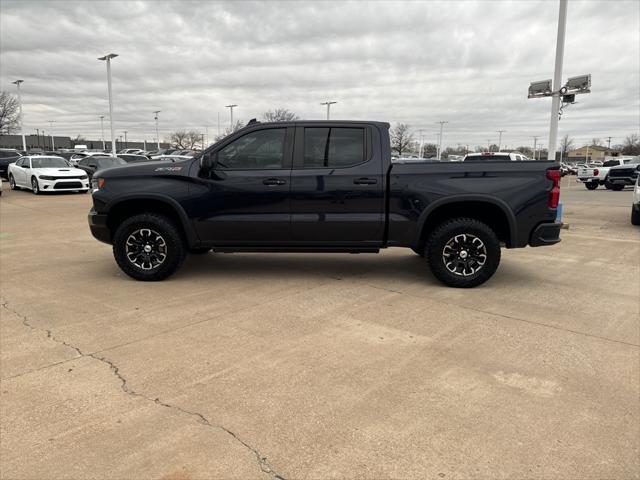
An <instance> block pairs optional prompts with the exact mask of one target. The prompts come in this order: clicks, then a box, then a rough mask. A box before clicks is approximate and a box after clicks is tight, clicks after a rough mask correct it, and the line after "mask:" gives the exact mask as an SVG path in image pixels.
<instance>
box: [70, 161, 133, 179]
mask: <svg viewBox="0 0 640 480" xmlns="http://www.w3.org/2000/svg"><path fill="white" fill-rule="evenodd" d="M126 164H127V162H125V161H124V160H123V159H122V158H120V157H109V156H100V155H92V156H90V157H85V158H83V159H81V160H78V166H77V168H79V169H80V170H83V171H84V172H86V173H87V175H88V176H89V180H91V178H92V177H93V174H94V173H96V171H98V170H106V169H107V168H113V167H120V166H122V165H126Z"/></svg>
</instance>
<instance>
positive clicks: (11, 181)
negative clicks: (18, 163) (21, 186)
mask: <svg viewBox="0 0 640 480" xmlns="http://www.w3.org/2000/svg"><path fill="white" fill-rule="evenodd" d="M9 188H10V189H11V190H17V189H18V186H17V185H16V179H15V178H13V175H9Z"/></svg>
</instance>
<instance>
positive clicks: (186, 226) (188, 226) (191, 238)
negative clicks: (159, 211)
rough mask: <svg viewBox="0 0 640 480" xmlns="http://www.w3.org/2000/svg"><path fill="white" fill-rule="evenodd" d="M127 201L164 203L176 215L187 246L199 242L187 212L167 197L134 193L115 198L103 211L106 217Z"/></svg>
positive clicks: (156, 194) (157, 194)
mask: <svg viewBox="0 0 640 480" xmlns="http://www.w3.org/2000/svg"><path fill="white" fill-rule="evenodd" d="M129 200H153V201H156V202H160V203H164V204H165V205H167V206H168V207H169V208H171V209H172V210H173V211H174V212H175V213H176V214H177V215H178V218H179V219H180V223H181V226H182V229H183V231H184V233H185V236H186V237H187V243H188V244H189V247H193V246H194V245H196V244H198V243H199V242H200V239H199V238H198V235H197V234H196V232H195V229H194V228H193V224H192V223H191V220H189V217H188V216H187V212H185V210H184V208H182V205H180V203H178V202H177V201H176V200H175V199H173V198H171V197H169V196H167V195H162V194H159V193H142V194H140V193H135V194H128V195H122V196H118V197H117V198H114V199H113V200H111V201H110V202H109V203H107V204H106V206H105V210H106V212H107V215H109V213H110V212H112V211H113V209H114V208H116V207H117V206H118V205H120V204H121V203H123V202H127V201H129Z"/></svg>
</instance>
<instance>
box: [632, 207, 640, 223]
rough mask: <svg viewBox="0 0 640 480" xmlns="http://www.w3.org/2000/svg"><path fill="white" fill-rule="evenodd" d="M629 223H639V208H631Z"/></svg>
mask: <svg viewBox="0 0 640 480" xmlns="http://www.w3.org/2000/svg"><path fill="white" fill-rule="evenodd" d="M631 224H632V225H640V208H633V207H632V208H631Z"/></svg>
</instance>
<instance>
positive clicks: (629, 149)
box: [622, 133, 640, 155]
mask: <svg viewBox="0 0 640 480" xmlns="http://www.w3.org/2000/svg"><path fill="white" fill-rule="evenodd" d="M622 153H623V154H624V155H640V135H638V134H637V133H632V134H631V135H627V136H626V137H625V139H624V143H623V144H622Z"/></svg>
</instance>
